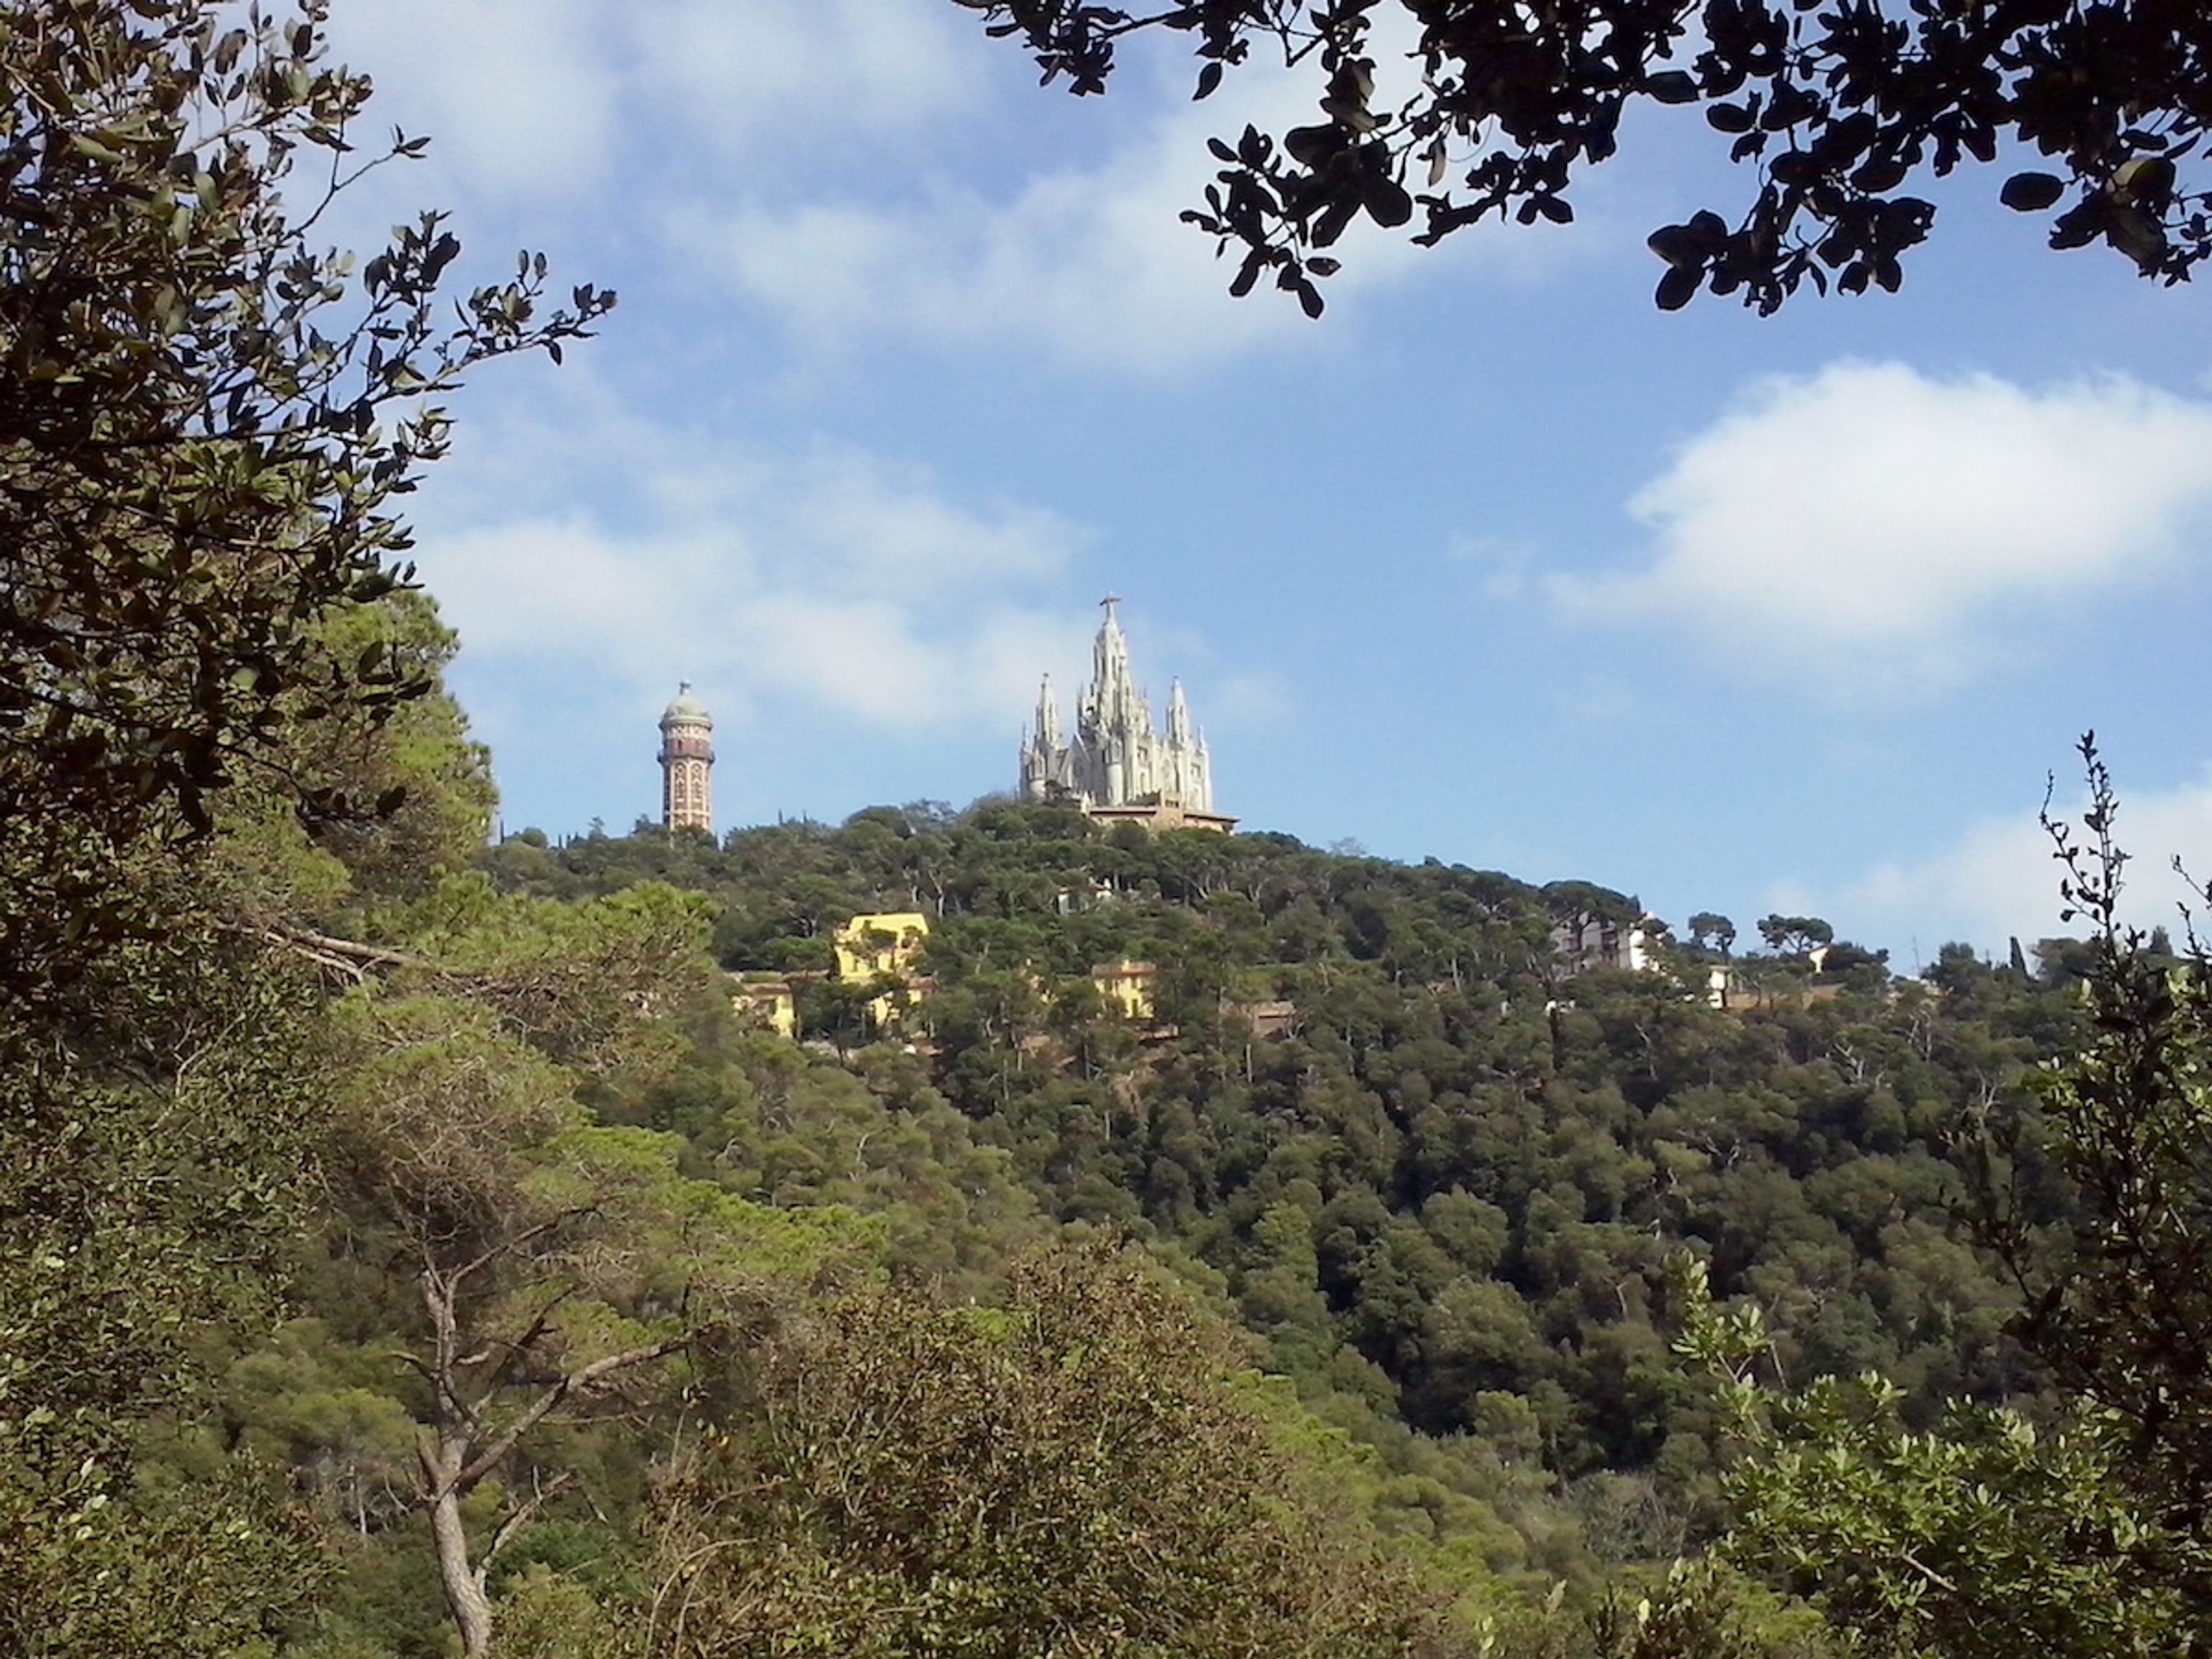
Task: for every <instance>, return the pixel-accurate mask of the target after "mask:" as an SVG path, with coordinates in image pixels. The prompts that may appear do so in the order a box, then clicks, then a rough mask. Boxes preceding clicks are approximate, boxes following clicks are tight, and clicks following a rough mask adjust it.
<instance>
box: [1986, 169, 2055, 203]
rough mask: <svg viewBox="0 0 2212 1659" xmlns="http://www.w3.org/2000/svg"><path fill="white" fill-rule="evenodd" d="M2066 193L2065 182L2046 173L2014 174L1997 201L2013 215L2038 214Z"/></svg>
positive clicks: (2005, 184)
mask: <svg viewBox="0 0 2212 1659" xmlns="http://www.w3.org/2000/svg"><path fill="white" fill-rule="evenodd" d="M2065 193H2066V181H2065V180H2064V179H2061V178H2058V177H2057V176H2056V175H2055V174H2052V173H2014V174H2013V176H2012V177H2011V178H2009V179H2006V180H2005V181H2004V188H2003V189H2002V190H2001V191H1998V192H1997V200H1999V201H2000V202H2002V203H2003V204H2005V205H2006V206H2007V207H2008V208H2010V209H2011V210H2013V211H2014V212H2015V213H2040V212H2042V211H2043V210H2044V209H2045V208H2047V207H2049V206H2051V204H2053V203H2055V202H2056V201H2057V199H2058V198H2059V197H2061V196H2063V195H2064V194H2065Z"/></svg>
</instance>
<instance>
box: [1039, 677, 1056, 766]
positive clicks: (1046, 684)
mask: <svg viewBox="0 0 2212 1659" xmlns="http://www.w3.org/2000/svg"><path fill="white" fill-rule="evenodd" d="M1036 740H1037V744H1038V746H1039V747H1040V748H1042V749H1057V748H1059V747H1060V707H1059V705H1058V704H1057V703H1055V702H1053V700H1052V676H1051V675H1049V674H1048V675H1046V676H1045V677H1044V681H1043V683H1042V684H1040V685H1039V686H1038V687H1037V706H1036Z"/></svg>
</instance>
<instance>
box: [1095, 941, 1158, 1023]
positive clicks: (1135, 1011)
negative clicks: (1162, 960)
mask: <svg viewBox="0 0 2212 1659" xmlns="http://www.w3.org/2000/svg"><path fill="white" fill-rule="evenodd" d="M1159 972H1160V970H1159V969H1158V968H1156V967H1154V966H1153V965H1152V963H1149V962H1131V961H1129V960H1127V958H1126V957H1125V958H1124V959H1122V960H1121V961H1120V962H1109V963H1104V964H1103V966H1100V967H1097V968H1093V969H1091V984H1092V985H1093V986H1094V987H1097V992H1098V994H1099V995H1100V996H1101V997H1103V998H1104V999H1105V1002H1106V1006H1108V1007H1109V1008H1110V1009H1112V1010H1113V1011H1114V1012H1115V1013H1117V1014H1119V1015H1120V1016H1121V1018H1123V1019H1127V1020H1133V1021H1135V1022H1137V1023H1139V1024H1150V1023H1151V1022H1152V982H1153V981H1155V980H1157V979H1158V977H1159Z"/></svg>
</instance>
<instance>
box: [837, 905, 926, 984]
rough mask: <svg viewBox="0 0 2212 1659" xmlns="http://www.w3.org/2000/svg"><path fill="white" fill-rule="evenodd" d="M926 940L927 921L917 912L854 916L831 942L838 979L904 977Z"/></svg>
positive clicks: (885, 912) (889, 912) (888, 912)
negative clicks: (834, 953)
mask: <svg viewBox="0 0 2212 1659" xmlns="http://www.w3.org/2000/svg"><path fill="white" fill-rule="evenodd" d="M928 938H929V918H928V917H927V916H925V915H922V914H921V911H919V910H886V911H884V912H882V913H881V914H879V915H866V916H854V918H853V919H852V920H851V921H848V922H847V923H845V924H844V925H843V926H842V927H839V928H838V929H837V932H836V935H835V936H834V937H833V938H832V939H831V940H830V946H831V948H832V949H833V950H834V951H836V954H837V977H838V978H839V979H847V980H857V979H880V978H883V977H884V976H885V975H893V974H903V973H904V972H906V970H907V969H908V968H910V967H911V966H913V964H914V959H915V957H917V956H919V955H921V947H922V945H924V944H925V943H926V942H927V939H928Z"/></svg>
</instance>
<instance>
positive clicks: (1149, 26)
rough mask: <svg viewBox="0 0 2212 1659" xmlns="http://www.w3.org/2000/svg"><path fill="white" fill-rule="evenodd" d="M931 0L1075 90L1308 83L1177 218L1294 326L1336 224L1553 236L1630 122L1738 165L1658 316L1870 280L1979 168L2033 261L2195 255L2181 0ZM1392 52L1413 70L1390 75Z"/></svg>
mask: <svg viewBox="0 0 2212 1659" xmlns="http://www.w3.org/2000/svg"><path fill="white" fill-rule="evenodd" d="M954 3H955V4H957V5H960V6H963V7H965V8H966V9H969V10H971V11H980V12H981V13H982V14H983V15H984V19H985V26H986V28H987V32H988V33H992V34H994V35H1000V36H1007V37H1014V38H1018V39H1019V40H1022V41H1023V42H1024V43H1025V44H1026V46H1028V48H1029V49H1030V52H1032V53H1033V54H1034V56H1035V57H1036V62H1037V64H1038V66H1039V68H1040V69H1041V70H1042V73H1043V78H1044V80H1045V81H1046V82H1054V81H1059V82H1064V83H1065V84H1066V86H1067V87H1068V88H1069V89H1070V90H1071V91H1073V92H1074V93H1076V94H1092V93H1098V92H1103V90H1104V89H1105V88H1106V85H1107V82H1108V78H1109V76H1110V75H1111V73H1112V71H1113V70H1114V68H1115V58H1116V53H1117V51H1118V49H1119V48H1120V46H1121V43H1122V42H1123V41H1125V40H1127V39H1129V38H1130V37H1132V36H1133V35H1137V34H1140V33H1152V32H1172V33H1180V34H1182V35H1185V36H1187V37H1188V39H1189V40H1190V43H1191V47H1192V50H1193V52H1194V54H1195V56H1196V57H1197V58H1198V60H1199V70H1198V79H1197V96H1199V97H1200V98H1205V97H1206V96H1208V95H1209V94H1212V92H1213V91H1214V90H1215V89H1216V88H1218V87H1219V86H1220V85H1221V83H1222V81H1223V79H1224V77H1225V75H1226V74H1227V73H1228V72H1230V71H1231V70H1236V69H1237V68H1238V67H1240V66H1242V65H1243V64H1248V63H1249V62H1250V61H1251V60H1252V59H1253V57H1254V55H1255V52H1259V51H1262V50H1264V51H1267V52H1280V54H1281V56H1282V57H1283V58H1284V60H1285V62H1286V63H1289V64H1293V65H1297V66H1299V67H1301V68H1304V69H1305V70H1309V71H1310V74H1311V76H1312V84H1313V87H1314V90H1315V92H1316V113H1315V118H1314V119H1313V120H1311V121H1310V122H1309V123H1308V124H1306V125H1300V126H1295V127H1290V128H1287V129H1286V130H1285V131H1281V132H1275V133H1270V132H1263V131H1260V130H1258V129H1257V128H1255V127H1251V126H1247V127H1246V128H1245V129H1244V130H1243V131H1242V133H1239V134H1231V135H1225V137H1218V138H1216V139H1214V140H1213V141H1212V148H1213V152H1214V155H1216V157H1217V158H1218V160H1219V161H1221V163H1222V169H1221V171H1220V173H1219V174H1218V177H1217V179H1216V181H1215V183H1214V184H1213V185H1210V186H1209V187H1208V188H1207V190H1206V200H1205V202H1204V203H1203V204H1194V205H1193V207H1192V208H1191V209H1190V210H1188V211H1187V212H1186V213H1185V214H1184V215H1183V217H1184V218H1185V219H1186V220H1187V221H1188V222H1190V223H1192V224H1194V225H1195V226H1196V227H1198V228H1200V230H1202V231H1204V232H1206V233H1208V234H1212V235H1214V236H1216V237H1218V238H1219V239H1220V244H1221V246H1223V247H1224V248H1225V249H1231V248H1233V249H1236V250H1237V251H1239V252H1241V254H1242V261H1241V263H1240V264H1239V265H1238V267H1237V275H1236V276H1235V278H1234V280H1233V282H1232V283H1231V289H1232V291H1233V292H1236V293H1238V294H1243V293H1245V292H1247V291H1249V289H1251V288H1252V287H1253V286H1254V285H1255V284H1256V283H1259V282H1260V281H1261V279H1262V278H1263V277H1264V278H1268V279H1270V280H1272V281H1273V283H1275V285H1276V286H1278V287H1279V288H1282V289H1287V290H1289V291H1291V292H1292V293H1294V294H1296V295H1297V296H1298V298H1299V300H1300V301H1301V302H1302V303H1303V304H1304V307H1305V308H1306V310H1307V311H1308V312H1309V313H1315V314H1317V313H1319V312H1320V310H1321V308H1322V295H1321V291H1320V289H1318V288H1317V287H1316V283H1317V282H1319V281H1320V280H1322V279H1323V278H1326V277H1328V276H1330V275H1332V274H1334V271H1335V270H1336V269H1337V260H1336V257H1335V256H1334V254H1332V253H1331V252H1328V250H1329V249H1331V248H1332V247H1334V246H1335V244H1336V242H1337V240H1338V239H1339V238H1340V236H1341V235H1342V234H1343V233H1344V231H1345V230H1346V228H1347V227H1348V226H1349V225H1350V224H1351V223H1352V221H1353V220H1355V219H1357V218H1359V217H1362V216H1364V217H1366V218H1368V219H1370V220H1371V221H1373V222H1375V223H1376V224H1377V225H1380V226H1382V227H1383V228H1387V229H1394V230H1395V229H1398V228H1404V227H1408V226H1411V227H1413V229H1412V234H1413V240H1415V241H1417V242H1420V243H1423V244H1433V243H1436V242H1438V241H1441V240H1443V238H1444V237H1446V236H1449V235H1450V234H1452V233H1454V232H1455V231H1458V230H1460V229H1462V228H1465V227H1467V226H1468V225H1472V224H1476V223H1479V222H1481V221H1482V220H1484V219H1486V218H1489V217H1492V216H1497V217H1498V218H1500V219H1504V218H1507V217H1510V218H1513V219H1515V220H1517V221H1518V222H1520V223H1522V224H1524V225H1525V224H1530V223H1533V222H1535V221H1537V220H1540V219H1541V220H1549V221H1553V222H1559V223H1564V222H1567V221H1568V220H1570V219H1571V218H1572V217H1573V216H1574V210H1573V206H1572V204H1571V200H1570V192H1571V189H1572V188H1573V187H1574V186H1575V185H1577V183H1578V182H1579V180H1580V179H1581V177H1582V176H1583V173H1585V172H1586V170H1587V169H1588V168H1589V167H1593V166H1595V165H1597V164H1598V163H1601V162H1603V161H1607V159H1609V158H1610V157H1612V156H1613V155H1614V154H1615V152H1616V150H1617V149H1618V148H1619V146H1620V143H1621V137H1622V129H1623V123H1624V120H1625V118H1626V117H1627V116H1628V115H1629V114H1630V112H1632V110H1633V108H1634V107H1635V106H1637V105H1638V104H1644V103H1648V104H1658V105H1679V106H1686V107H1688V108H1692V109H1694V110H1696V111H1697V112H1699V113H1700V114H1702V116H1703V117H1704V119H1705V125H1706V126H1707V127H1709V128H1710V129H1711V131H1712V132H1713V133H1714V134H1715V135H1716V136H1717V142H1719V143H1724V144H1725V146H1726V149H1727V154H1728V156H1729V160H1730V161H1735V162H1740V163H1743V164H1746V165H1747V167H1749V168H1750V172H1751V185H1750V188H1749V191H1748V192H1747V196H1748V199H1747V201H1744V202H1742V203H1741V204H1740V205H1738V206H1737V207H1736V208H1735V210H1733V211H1730V212H1728V213H1721V212H1716V211H1713V210H1700V211H1699V212H1698V213H1696V214H1694V215H1692V216H1690V217H1688V218H1687V219H1686V220H1684V221H1683V222H1680V223H1676V224H1670V225H1666V226H1663V227H1662V228H1659V229H1658V230H1656V231H1655V232H1654V233H1653V234H1652V235H1651V238H1650V246H1651V250H1652V252H1654V253H1656V255H1658V257H1659V258H1661V259H1662V260H1663V261H1664V262H1665V264H1666V266H1667V269H1666V271H1665V273H1664V274H1663V275H1662V276H1661V277H1660V279H1659V283H1658V289H1657V299H1658V303H1659V304H1660V306H1661V307H1664V308H1667V309H1673V308H1675V307H1680V306H1682V305H1686V304H1687V303H1688V302H1689V301H1690V300H1691V299H1692V298H1693V297H1694V296H1695V295H1697V294H1698V293H1699V292H1700V291H1701V290H1704V291H1710V292H1711V293H1713V294H1716V295H1731V294H1733V295H1741V297H1742V300H1743V301H1744V303H1746V304H1747V305H1750V306H1753V307H1757V308H1758V309H1759V311H1760V312H1761V313H1771V312H1772V311H1774V310H1776V309H1777V308H1778V307H1780V306H1781V305H1782V303H1783V302H1784V301H1785V300H1787V299H1789V298H1790V296H1791V295H1795V294H1796V293H1798V292H1799V291H1800V290H1801V289H1804V288H1806V287H1808V286H1810V287H1811V288H1813V289H1816V290H1818V291H1820V292H1822V293H1825V292H1826V291H1827V290H1828V289H1829V288H1830V287H1831V286H1833V287H1834V288H1836V289H1838V290H1840V291H1842V292H1844V293H1857V292H1861V291H1863V290H1864V289H1868V288H1869V287H1875V288H1881V289H1896V288H1897V286H1898V285H1899V283H1900V282H1902V281H1903V276H1904V264H1903V258H1904V256H1905V253H1907V252H1909V251H1910V250H1911V249H1912V248H1913V247H1915V246H1917V245H1918V244H1919V243H1921V242H1922V241H1923V240H1926V238H1927V237H1928V235H1929V231H1930V229H1931V228H1932V227H1933V225H1934V223H1935V220H1936V206H1935V204H1933V203H1932V202H1930V201H1929V199H1928V198H1927V197H1926V195H1925V194H1923V191H1925V190H1926V188H1927V185H1928V181H1929V180H1930V179H1941V178H1942V177H1944V176H1945V175H1947V174H1949V173H1952V172H1954V170H1956V169H1958V168H1959V167H1961V166H1963V165H1965V164H1966V163H1969V162H1972V163H1976V164H1984V165H1986V164H1994V163H1996V162H1998V161H2000V160H2001V159H2002V160H2003V161H2005V162H2006V163H2007V164H2008V167H2010V168H2011V169H2012V171H2011V172H2010V174H2009V176H2008V178H2007V179H2005V181H2004V183H2003V185H2002V187H2001V189H2000V190H1999V191H1998V194H1999V196H2000V197H2001V199H2002V201H2003V202H2004V204H2006V205H2007V206H2008V207H2011V208H2015V209H2017V210H2021V211H2023V212H2030V213H2041V214H2046V215H2049V216H2050V240H2051V246H2053V247H2056V248H2072V247H2081V246H2086V245H2087V244H2090V243H2093V242H2098V243H2103V244H2106V245H2107V246H2111V247H2112V248H2114V249H2116V250H2118V252H2120V253H2122V254H2123V255H2124V256H2125V257H2126V258H2129V259H2130V260H2132V261H2133V262H2134V264H2136V268H2137V269H2138V270H2140V271H2141V272H2142V274H2143V275H2144V276H2150V277H2155V278H2157V279H2159V280H2160V281H2162V282H2166V283H2177V282H2180V281H2182V280H2184V279H2185V278H2186V277H2187V276H2189V275H2190V273H2191V270H2193V269H2194V268H2195V266H2196V265H2197V264H2198V263H2200V262H2201V261H2202V260H2203V258H2205V257H2206V255H2207V253H2208V252H2212V218H2208V216H2207V212H2206V208H2207V204H2208V197H2207V194H2206V191H2205V189H2204V187H2203V186H2204V183H2205V179H2204V176H2203V161H2202V158H2201V157H2198V156H2197V155H2196V152H2197V148H2198V145H2199V142H2200V140H2201V139H2202V138H2203V133H2204V129H2205V125H2206V123H2207V121H2208V120H2209V119H2212V21H2208V19H2207V16H2206V14H2205V11H2204V9H2203V7H2202V6H2200V5H2197V4H2195V3H2193V0H1919V3H1915V4H1913V5H1911V6H1909V7H1904V6H1887V5H1882V4H1880V3H1877V0H1836V3H1833V4H1832V5H1827V6H1823V5H1821V4H1820V0H1569V3H1566V4H1561V5H1544V6H1534V5H1527V4H1522V3H1510V0H1194V3H1190V4H1183V5H1172V6H1166V7H1161V8H1158V9H1124V8H1122V7H1120V6H1115V5H1101V4H1097V3H1095V0H954ZM1401 41H1403V42H1404V43H1405V44H1404V45H1403V46H1401V45H1400V44H1399V43H1400V42H1401ZM1392 52H1405V53H1406V54H1407V56H1409V57H1410V58H1411V59H1412V62H1413V66H1414V67H1415V68H1417V69H1418V70H1419V75H1418V78H1417V79H1416V78H1415V77H1413V76H1401V75H1396V74H1394V73H1391V72H1389V71H1390V70H1391V67H1392V66H1390V65H1389V64H1387V63H1386V62H1385V61H1383V60H1385V58H1387V56H1388V55H1389V54H1390V53H1392ZM1396 82H1407V83H1408V84H1409V85H1410V87H1411V89H1410V90H1409V91H1407V92H1404V93H1402V94H1400V93H1395V92H1393V91H1391V90H1389V88H1390V87H1391V86H1392V85H1393V84H1395V83H1396Z"/></svg>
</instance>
